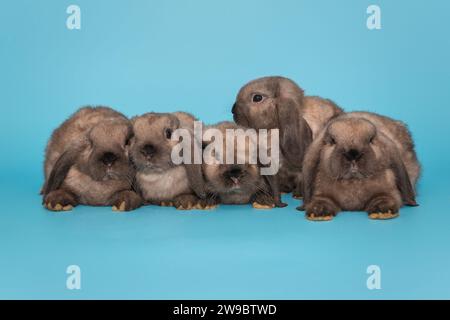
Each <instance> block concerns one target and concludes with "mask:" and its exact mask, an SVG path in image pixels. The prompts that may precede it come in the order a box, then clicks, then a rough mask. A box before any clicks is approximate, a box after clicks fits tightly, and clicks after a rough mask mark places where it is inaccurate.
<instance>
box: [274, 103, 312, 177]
mask: <svg viewBox="0 0 450 320" xmlns="http://www.w3.org/2000/svg"><path fill="white" fill-rule="evenodd" d="M276 108H277V116H278V126H279V129H280V147H281V151H282V152H283V155H284V156H285V158H286V159H287V161H288V162H289V163H290V164H291V165H293V166H295V167H298V168H300V169H301V167H302V162H303V158H304V156H305V153H306V149H307V148H308V146H309V145H310V144H311V142H312V131H311V128H310V127H309V125H308V123H307V122H306V121H305V119H303V117H300V114H299V110H298V109H297V105H296V104H295V102H294V101H293V100H292V99H281V100H280V101H279V102H278V103H277V106H276Z"/></svg>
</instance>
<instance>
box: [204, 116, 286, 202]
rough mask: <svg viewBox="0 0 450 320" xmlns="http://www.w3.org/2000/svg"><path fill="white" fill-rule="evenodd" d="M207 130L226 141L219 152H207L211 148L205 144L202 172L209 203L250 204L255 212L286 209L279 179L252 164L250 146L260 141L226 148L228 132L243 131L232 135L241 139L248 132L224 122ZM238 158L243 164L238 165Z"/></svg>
mask: <svg viewBox="0 0 450 320" xmlns="http://www.w3.org/2000/svg"><path fill="white" fill-rule="evenodd" d="M206 129H208V130H209V129H216V130H218V131H219V132H221V135H222V138H223V144H222V145H223V148H222V150H216V148H212V150H208V147H209V146H210V144H209V143H208V141H204V142H203V144H204V162H203V165H202V168H203V175H204V179H205V183H206V186H205V188H204V190H206V192H207V194H208V201H209V202H210V203H211V204H213V205H215V204H219V203H223V204H247V203H251V204H252V205H253V207H254V208H256V209H269V208H274V207H284V206H286V204H284V203H282V202H281V201H280V194H279V191H278V184H277V181H276V176H274V175H264V176H263V175H261V174H260V168H261V164H260V163H258V161H257V159H256V161H254V163H252V162H251V161H249V143H250V141H252V142H253V143H255V145H256V144H257V141H255V140H246V143H245V145H243V144H238V143H237V142H235V143H234V145H233V146H228V145H227V140H226V130H228V129H232V130H236V129H241V130H243V131H240V132H239V131H233V132H234V134H235V137H239V135H242V137H245V130H246V128H244V127H241V126H238V125H236V124H235V123H233V122H221V123H219V124H217V125H214V126H209V127H207V128H206ZM254 137H256V139H258V138H257V136H256V135H255V136H254ZM247 139H251V138H247ZM236 140H237V139H236ZM209 142H211V141H209ZM227 146H228V147H229V148H231V149H232V150H233V151H232V153H233V154H232V156H233V157H234V161H233V163H226V161H225V159H226V156H227V155H226V153H227ZM231 149H230V150H231ZM254 150H256V149H254ZM230 152H231V151H230ZM244 157H245V158H244ZM238 158H239V159H241V160H240V161H238Z"/></svg>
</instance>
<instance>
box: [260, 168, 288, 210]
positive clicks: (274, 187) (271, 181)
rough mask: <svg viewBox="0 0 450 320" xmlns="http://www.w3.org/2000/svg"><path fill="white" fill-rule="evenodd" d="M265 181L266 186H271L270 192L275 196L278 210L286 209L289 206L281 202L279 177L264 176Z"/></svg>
mask: <svg viewBox="0 0 450 320" xmlns="http://www.w3.org/2000/svg"><path fill="white" fill-rule="evenodd" d="M263 179H264V181H265V182H266V184H267V185H268V186H269V189H270V192H271V194H272V195H273V199H274V200H275V206H276V207H277V208H284V207H286V206H287V204H286V203H283V202H282V201H281V194H280V190H279V188H278V179H277V175H276V174H274V175H266V176H263Z"/></svg>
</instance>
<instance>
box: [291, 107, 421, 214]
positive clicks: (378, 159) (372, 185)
mask: <svg viewBox="0 0 450 320" xmlns="http://www.w3.org/2000/svg"><path fill="white" fill-rule="evenodd" d="M303 174H304V185H303V186H304V205H303V207H301V208H299V209H300V210H301V209H305V210H306V216H307V218H308V219H310V220H331V219H332V218H333V217H334V216H335V215H336V214H337V213H338V212H339V211H361V210H364V211H367V212H368V214H369V217H370V218H372V219H390V218H395V217H397V216H398V214H399V213H398V212H399V209H400V207H401V206H402V205H408V206H416V205H417V203H416V199H415V197H416V183H417V180H418V177H419V174H420V164H419V162H418V160H417V156H416V153H415V151H414V143H413V140H412V137H411V134H410V132H409V131H408V129H407V127H406V126H405V125H404V124H403V123H402V122H400V121H396V120H392V119H390V118H388V117H384V116H380V115H377V114H374V113H368V112H351V113H347V114H345V115H341V116H339V117H338V118H336V119H333V120H332V121H331V122H330V123H329V124H328V125H327V127H326V128H325V129H324V130H322V132H321V133H320V134H319V135H318V137H317V138H316V139H315V140H314V142H313V143H312V144H311V146H310V148H309V149H308V152H307V153H306V156H305V159H304V164H303Z"/></svg>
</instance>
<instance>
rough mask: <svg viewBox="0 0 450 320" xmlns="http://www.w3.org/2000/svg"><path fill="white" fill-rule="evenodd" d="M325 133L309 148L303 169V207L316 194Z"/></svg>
mask: <svg viewBox="0 0 450 320" xmlns="http://www.w3.org/2000/svg"><path fill="white" fill-rule="evenodd" d="M324 137H325V133H324V132H322V133H321V134H320V135H319V136H318V137H317V138H316V139H315V140H314V142H313V143H312V144H311V145H310V146H309V148H308V152H307V153H306V154H305V158H304V160H303V168H302V176H303V181H302V186H301V187H302V190H303V205H305V204H307V203H309V202H310V201H311V198H312V195H313V192H314V181H315V180H316V174H317V170H318V167H319V163H320V154H321V152H322V147H323V144H324Z"/></svg>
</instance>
